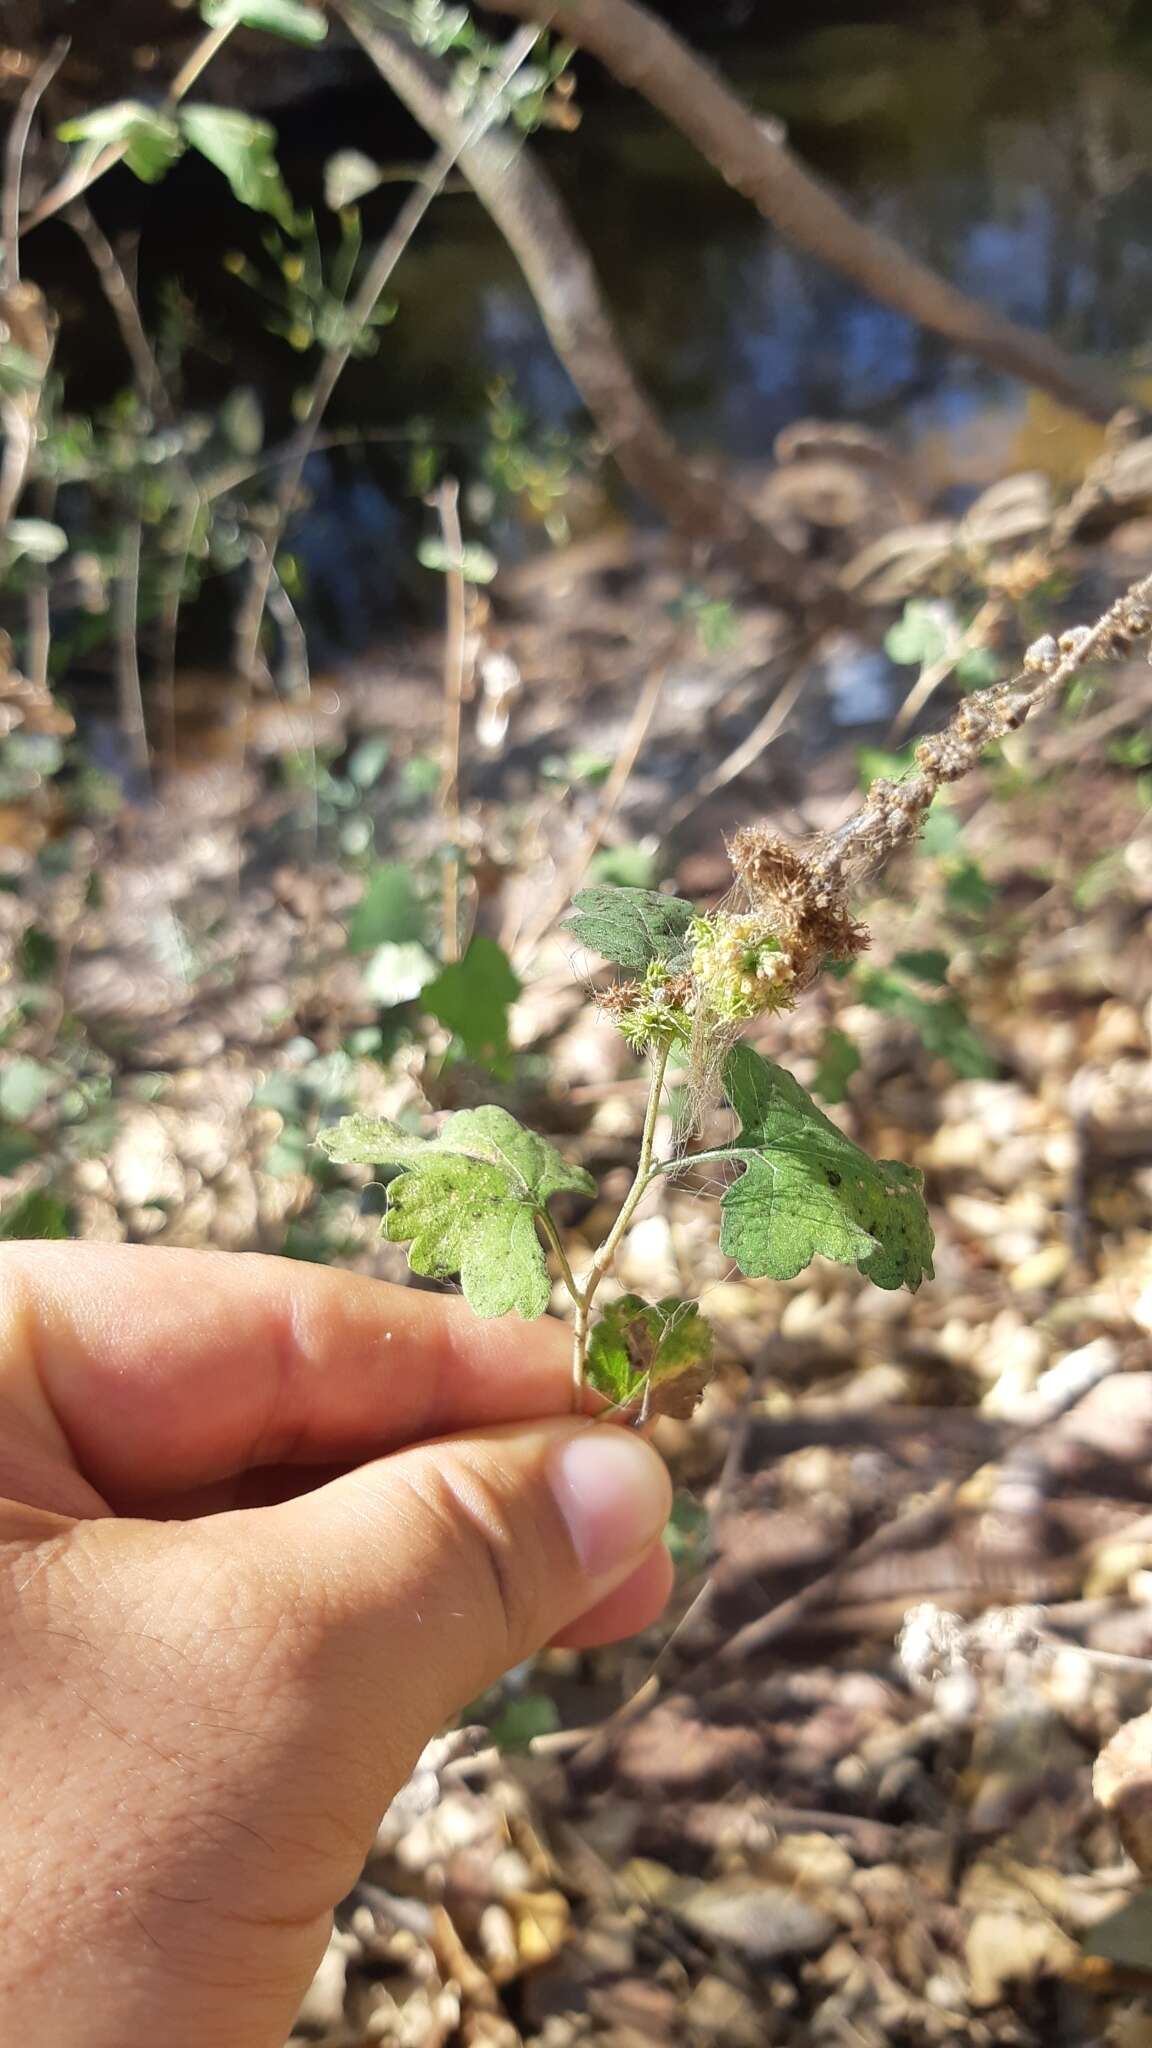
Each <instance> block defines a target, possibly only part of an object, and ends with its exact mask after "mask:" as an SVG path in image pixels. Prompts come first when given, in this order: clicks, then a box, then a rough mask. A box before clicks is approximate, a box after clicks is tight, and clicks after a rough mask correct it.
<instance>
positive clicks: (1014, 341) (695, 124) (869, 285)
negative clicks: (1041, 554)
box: [494, 0, 1124, 421]
mask: <svg viewBox="0 0 1152 2048" xmlns="http://www.w3.org/2000/svg"><path fill="white" fill-rule="evenodd" d="M494 5H495V6H496V7H497V9H498V11H499V12H500V13H502V14H514V15H516V16H518V17H519V18H520V19H521V20H523V19H525V18H527V19H528V20H531V21H539V22H544V23H546V24H547V25H548V26H549V27H550V28H554V29H556V31H557V32H558V33H559V34H560V35H563V36H566V37H567V38H568V40H569V41H570V42H573V43H577V44H579V45H580V47H581V48H583V49H586V50H591V51H592V52H593V53H594V54H595V55H596V56H597V57H599V58H600V60H601V62H602V63H604V64H605V65H607V67H608V69H609V70H610V71H612V72H614V73H615V75H616V76H617V78H620V79H622V80H623V82H624V83H625V84H626V85H631V86H633V87H635V89H636V91H637V92H639V93H642V94H643V95H644V97H645V98H646V99H648V100H650V101H651V102H652V105H653V106H655V107H658V108H659V109H660V111H661V113H662V114H664V115H666V116H667V118H668V120H669V121H671V122H672V123H673V124H674V126H675V127H677V128H679V129H680V130H681V132H682V133H683V134H684V135H686V136H687V137H688V139H689V141H690V142H693V143H695V145H696V147H697V149H698V150H699V151H700V153H701V155H702V156H704V157H706V158H707V160H708V162H709V163H711V164H714V165H715V167H716V169H717V170H718V171H719V172H720V173H721V174H722V176H723V177H724V178H725V179H726V180H727V182H728V184H730V185H733V186H734V187H735V188H736V190H737V191H738V192H742V193H743V194H744V196H745V198H747V199H751V200H752V202H753V204H754V205H755V206H757V207H758V208H759V210H760V212H761V213H762V214H763V215H764V216H765V218H766V219H768V220H770V221H771V222H772V223H773V225H774V226H775V227H777V228H778V229H779V230H780V233H781V234H782V235H784V236H785V237H786V238H787V239H788V240H789V241H790V242H793V243H795V244H796V246H797V247H798V248H801V249H807V250H809V251H810V253H811V254H812V255H814V256H816V257H818V258H819V259H820V261H821V262H823V263H828V264H830V265H831V266H832V267H833V268H834V269H836V270H840V271H842V272H843V273H844V275H845V276H846V277H851V278H852V279H854V281H855V282H856V283H857V284H858V285H861V286H862V287H863V289H864V290H865V291H866V292H868V293H869V295H870V296H871V297H872V298H875V299H879V300H880V301H881V302H882V303H883V304H885V305H889V306H895V307H896V309H897V310H898V311H899V312H901V313H904V314H907V315H908V317H909V318H910V319H912V320H915V321H916V323H917V324H918V325H919V326H921V327H928V328H930V329H932V330H933V332H935V333H936V334H941V335H943V337H944V339H945V340H946V341H949V342H951V343H953V345H954V346H955V347H957V348H961V349H964V350H965V351H966V352H967V353H968V354H970V355H974V356H979V357H981V358H982V359H983V360H984V361H985V362H988V363H993V364H995V366H996V367H997V369H1001V370H1007V371H1008V372H1009V373H1010V375H1012V376H1014V377H1022V378H1023V379H1024V381H1025V382H1026V383H1028V384H1035V385H1037V386H1038V387H1039V389H1040V390H1042V391H1050V392H1051V393H1052V395H1053V396H1054V397H1055V398H1058V399H1059V400H1060V401H1061V402H1062V403H1063V404H1064V405H1068V406H1071V407H1072V408H1073V409H1074V410H1075V411H1076V412H1080V413H1084V414H1085V415H1086V416H1087V417H1088V418H1089V419H1094V420H1101V421H1107V420H1108V419H1110V418H1111V417H1112V414H1113V413H1114V412H1115V411H1116V410H1117V408H1118V407H1119V406H1121V405H1122V404H1123V403H1124V398H1123V395H1122V393H1121V392H1120V391H1119V390H1118V389H1117V388H1116V387H1115V386H1113V385H1112V384H1110V383H1109V382H1107V381H1103V380H1101V379H1099V378H1097V377H1095V376H1093V375H1092V374H1091V373H1090V372H1089V371H1087V370H1085V369H1082V368H1081V367H1080V366H1079V365H1078V364H1077V363H1076V362H1074V361H1073V359H1072V358H1071V357H1070V356H1068V355H1066V354H1065V352H1064V350H1063V349H1061V348H1058V347H1057V346H1056V344H1055V343H1054V342H1051V341H1049V340H1048V339H1047V337H1046V336H1045V335H1042V334H1031V333H1029V332H1028V331H1027V329H1025V328H1023V327H1018V326H1017V325H1016V324H1015V322H1014V321H1012V320H1008V319H1006V318H1005V317H1004V315H1002V314H1000V313H996V312H993V311H992V309H991V308H990V307H987V306H982V305H981V304H980V303H979V301H978V300H976V299H970V298H969V297H968V296H967V294H966V293H964V292H962V291H959V290H958V289H957V287H956V286H955V285H953V284H950V283H949V282H948V280H947V279H946V278H943V277H940V276H939V275H938V274H937V272H936V271H934V270H931V269H930V268H929V267H928V265H927V264H926V263H921V262H920V261H919V260H918V259H917V258H916V257H915V256H910V255H909V254H908V252H907V251H906V250H905V249H902V248H901V246H900V244H899V243H898V242H894V241H893V240H892V239H891V237H890V236H888V235H885V234H883V233H882V232H881V231H880V230H879V229H877V228H872V227H869V226H868V225H867V224H866V223H865V222H864V221H859V220H856V219H855V218H854V216H853V215H852V214H851V213H850V212H849V210H848V208H847V207H846V206H845V205H844V204H843V203H842V201H841V200H840V199H839V198H838V197H837V195H836V193H835V192H834V191H833V190H832V189H831V187H830V186H828V185H826V184H824V183H823V182H822V181H821V180H820V179H819V178H816V177H814V176H813V174H812V173H811V172H810V171H808V170H806V169H805V168H804V166H803V164H801V163H800V161H799V160H798V158H796V157H795V156H793V154H792V152H791V151H790V150H789V149H788V147H787V145H786V144H785V143H784V142H783V141H782V140H781V138H780V136H779V134H778V133H776V132H775V131H774V128H773V125H772V124H771V123H769V122H768V121H765V120H764V119H762V118H761V117H760V116H758V115H757V114H756V113H754V112H753V110H752V108H751V107H748V106H746V105H745V103H744V101H743V100H742V99H741V98H740V97H739V95H738V94H737V93H735V92H733V90H732V89H731V87H730V86H729V85H728V84H727V83H726V82H725V80H724V79H723V78H722V77H721V76H720V74H719V72H717V71H715V70H713V68H712V66H711V65H710V64H708V63H706V62H705V61H704V59H703V58H701V57H698V56H697V55H696V54H695V52H694V51H693V50H691V49H689V48H688V46H687V44H686V43H684V42H682V41H681V40H680V38H679V36H677V35H675V34H674V33H673V31H672V30H671V29H670V28H666V27H665V25H664V23H663V22H661V21H658V20H657V18H656V16H655V15H653V14H651V13H650V12H649V11H648V9H647V8H646V7H644V6H641V5H640V4H639V0H494Z"/></svg>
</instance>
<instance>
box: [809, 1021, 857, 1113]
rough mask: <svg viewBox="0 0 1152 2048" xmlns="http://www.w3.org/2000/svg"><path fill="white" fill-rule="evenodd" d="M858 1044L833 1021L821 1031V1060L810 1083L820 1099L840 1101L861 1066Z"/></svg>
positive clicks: (823, 1100)
mask: <svg viewBox="0 0 1152 2048" xmlns="http://www.w3.org/2000/svg"><path fill="white" fill-rule="evenodd" d="M861 1064H862V1062H861V1059H860V1048H859V1046H858V1045H857V1044H856V1041H855V1039H853V1038H849V1036H848V1033H847V1032H846V1031H841V1030H840V1028H839V1026H838V1025H836V1024H833V1025H831V1026H830V1027H829V1029H828V1030H827V1031H826V1032H825V1034H824V1044H823V1046H822V1048H821V1051H820V1063H819V1065H818V1067H817V1069H816V1073H815V1075H814V1077H813V1081H812V1087H813V1090H814V1092H815V1093H816V1094H817V1095H818V1096H819V1097H820V1099H821V1101H822V1102H843V1100H844V1098H845V1096H846V1095H847V1093H848V1083H849V1081H850V1080H851V1079H852V1076H853V1074H858V1073H859V1071H860V1067H861Z"/></svg>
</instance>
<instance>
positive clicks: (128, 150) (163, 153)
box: [56, 100, 184, 185]
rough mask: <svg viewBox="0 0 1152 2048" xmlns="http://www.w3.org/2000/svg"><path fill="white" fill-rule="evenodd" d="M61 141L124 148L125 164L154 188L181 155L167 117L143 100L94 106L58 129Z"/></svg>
mask: <svg viewBox="0 0 1152 2048" xmlns="http://www.w3.org/2000/svg"><path fill="white" fill-rule="evenodd" d="M56 132H57V134H58V135H59V137H60V140H61V142H80V143H87V144H88V145H89V146H90V147H91V148H93V149H96V150H101V149H106V148H107V147H108V146H109V145H121V144H122V145H123V148H124V161H125V163H126V164H127V166H128V168H129V170H130V171H134V172H135V174H136V176H137V177H138V178H142V179H143V181H144V183H145V184H146V185H155V184H156V183H157V182H158V180H159V179H161V178H162V177H163V176H164V173H165V172H166V171H170V170H171V168H172V166H173V164H174V163H175V162H176V161H177V159H178V158H179V157H181V156H182V155H183V153H184V141H183V137H182V136H181V133H180V130H179V128H178V127H177V125H176V122H175V121H174V120H173V118H172V116H171V115H170V114H162V113H161V112H160V111H159V109H158V108H156V107H148V106H145V104H144V102H143V101H142V100H117V101H116V102H115V104H114V105H113V106H110V107H96V108H94V109H93V111H92V113H90V114H83V115H81V116H80V118H79V119H77V120H75V121H65V122H64V123H63V124H62V126H61V127H59V128H58V129H57V131H56Z"/></svg>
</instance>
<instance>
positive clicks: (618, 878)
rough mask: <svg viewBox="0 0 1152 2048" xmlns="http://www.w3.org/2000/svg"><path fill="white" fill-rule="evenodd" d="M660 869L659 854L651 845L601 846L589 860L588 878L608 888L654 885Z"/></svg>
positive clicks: (590, 881)
mask: <svg viewBox="0 0 1152 2048" xmlns="http://www.w3.org/2000/svg"><path fill="white" fill-rule="evenodd" d="M662 871H663V870H662V867H661V855H660V853H659V851H658V850H657V849H655V848H653V847H652V846H635V845H631V846H629V845H625V846H602V847H601V848H600V851H599V852H598V853H594V854H593V855H592V858H591V860H590V861H589V863H588V881H589V884H590V885H591V884H592V883H593V882H599V883H601V884H603V886H604V887H605V888H608V889H653V888H654V887H655V885H656V883H657V882H658V881H659V880H660V876H661V873H662Z"/></svg>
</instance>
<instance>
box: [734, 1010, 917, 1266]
mask: <svg viewBox="0 0 1152 2048" xmlns="http://www.w3.org/2000/svg"><path fill="white" fill-rule="evenodd" d="M724 1085H725V1087H726V1088H727V1091H728V1097H729V1100H730V1102H731V1104H732V1107H733V1109H734V1110H735V1111H736V1114H737V1115H738V1117H739V1118H740V1123H741V1130H740V1135H739V1137H738V1138H736V1139H735V1140H734V1142H733V1143H732V1144H731V1145H730V1146H727V1147H725V1148H724V1150H723V1151H720V1152H718V1153H714V1154H708V1155H706V1156H707V1157H709V1158H720V1159H723V1158H729V1159H731V1160H733V1161H734V1162H736V1163H738V1164H741V1165H743V1166H744V1168H745V1171H744V1173H743V1174H742V1175H741V1176H740V1179H739V1180H738V1181H736V1182H735V1183H734V1185H733V1186H732V1187H730V1188H729V1189H728V1190H727V1192H726V1194H725V1195H724V1197H723V1200H722V1202H721V1209H722V1212H723V1225H722V1228H721V1233H720V1249H721V1251H722V1252H724V1253H726V1255H727V1256H728V1257H729V1258H733V1259H735V1261H736V1263H737V1265H738V1266H739V1268H740V1270H741V1272H742V1273H746V1274H747V1275H748V1277H749V1278H750V1279H771V1280H791V1279H793V1278H794V1277H795V1275H796V1274H797V1273H801V1272H803V1270H804V1268H805V1266H807V1265H809V1264H810V1263H811V1261H812V1260H813V1259H814V1258H816V1257H821V1258H825V1259H835V1260H836V1261H837V1262H838V1263H839V1264H840V1265H844V1266H858V1267H859V1269H860V1271H861V1272H862V1273H863V1274H864V1275H865V1276H866V1278H867V1279H869V1280H871V1281H873V1282H874V1283H875V1285H876V1286H877V1287H889V1288H892V1287H910V1288H911V1289H912V1290H913V1292H914V1291H915V1290H916V1288H917V1287H919V1285H920V1282H921V1281H922V1280H923V1279H925V1278H928V1279H930V1278H931V1276H932V1228H931V1225H930V1223H929V1221H928V1211H927V1208H926V1206H925V1202H924V1196H923V1193H922V1186H923V1181H922V1176H921V1175H920V1174H919V1173H917V1172H916V1171H915V1170H914V1169H913V1168H912V1167H909V1166H902V1165H901V1164H900V1163H899V1162H898V1161H897V1160H893V1159H871V1158H869V1156H868V1154H867V1153H866V1152H862V1151H861V1149H860V1147H859V1146H858V1145H854V1144H853V1143H852V1141H851V1139H850V1138H846V1137H845V1136H844V1133H843V1131H840V1130H837V1128H836V1125H835V1124H834V1123H832V1121H831V1120H830V1118H828V1117H826V1116H825V1115H824V1114H823V1112H822V1111H821V1110H819V1109H817V1107H816V1104H815V1103H814V1102H813V1101H812V1098H811V1096H809V1095H808V1094H807V1093H806V1092H805V1090H804V1089H803V1088H801V1086H800V1084H799V1082H798V1081H795V1080H793V1078H792V1075H791V1074H787V1073H785V1071H784V1069H783V1068H782V1067H776V1066H773V1065H772V1064H771V1062H770V1061H768V1060H765V1059H762V1058H761V1057H760V1054H759V1053H757V1052H753V1050H752V1048H751V1046H749V1045H737V1046H735V1047H734V1048H733V1050H732V1051H731V1052H730V1053H729V1055H728V1058H727V1060H726V1061H725V1064H724Z"/></svg>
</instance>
